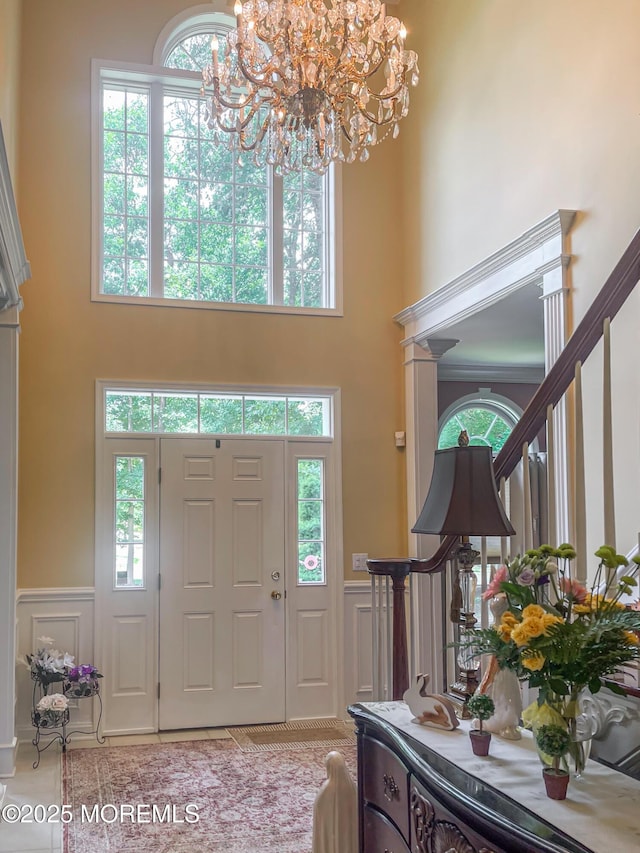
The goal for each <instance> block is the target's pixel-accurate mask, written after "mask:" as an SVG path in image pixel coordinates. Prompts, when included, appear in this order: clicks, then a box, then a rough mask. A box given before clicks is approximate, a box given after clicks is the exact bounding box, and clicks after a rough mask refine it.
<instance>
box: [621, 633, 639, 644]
mask: <svg viewBox="0 0 640 853" xmlns="http://www.w3.org/2000/svg"><path fill="white" fill-rule="evenodd" d="M623 633H624V638H625V640H626V641H627V643H631V645H632V646H640V638H639V637H638V635H637V634H636V632H635V631H623Z"/></svg>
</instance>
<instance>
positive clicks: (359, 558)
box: [351, 554, 369, 572]
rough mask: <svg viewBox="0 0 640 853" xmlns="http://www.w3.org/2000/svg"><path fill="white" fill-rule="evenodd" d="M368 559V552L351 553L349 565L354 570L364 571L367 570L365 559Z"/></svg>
mask: <svg viewBox="0 0 640 853" xmlns="http://www.w3.org/2000/svg"><path fill="white" fill-rule="evenodd" d="M368 559H369V555H368V554H352V555H351V561H352V562H351V565H352V567H353V571H354V572H366V571H367V560H368Z"/></svg>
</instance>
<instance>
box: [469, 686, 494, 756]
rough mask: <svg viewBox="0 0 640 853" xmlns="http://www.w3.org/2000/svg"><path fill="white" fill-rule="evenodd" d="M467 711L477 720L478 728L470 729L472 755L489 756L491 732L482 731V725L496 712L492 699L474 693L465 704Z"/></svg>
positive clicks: (482, 694)
mask: <svg viewBox="0 0 640 853" xmlns="http://www.w3.org/2000/svg"><path fill="white" fill-rule="evenodd" d="M467 709H468V710H469V713H470V714H471V716H473V717H475V718H476V719H477V720H478V728H477V729H471V731H470V732H469V737H470V738H471V748H472V749H473V754H474V755H489V744H490V743H491V732H485V731H483V729H482V723H483V722H484V721H485V720H488V719H489V717H491V716H492V715H493V713H494V711H495V710H496V706H495V705H494V704H493V699H492V698H491V696H489V695H488V694H486V693H475V694H474V695H473V696H472V697H471V698H470V699H469V701H468V702H467Z"/></svg>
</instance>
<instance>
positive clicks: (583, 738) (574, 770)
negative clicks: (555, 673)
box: [534, 686, 592, 779]
mask: <svg viewBox="0 0 640 853" xmlns="http://www.w3.org/2000/svg"><path fill="white" fill-rule="evenodd" d="M582 689H583V688H582V687H579V686H576V687H573V688H572V690H571V692H570V693H569V694H568V695H567V696H559V695H557V694H551V693H548V694H547V705H548V706H549V707H550V708H551V709H552V711H553V712H554V717H555V719H553V720H545V722H551V723H554V724H556V725H561V724H562V725H564V726H565V727H566V729H567V733H568V735H569V750H568V752H567V754H566V755H564V756H563V757H562V758H561V759H560V768H561V769H563V770H567V771H568V772H569V773H571V775H572V776H573V777H574V778H576V779H580V777H581V776H582V775H583V773H584V770H585V766H586V763H587V760H588V758H589V753H590V752H591V736H592V732H591V730H590V728H589V726H588V720H587V718H586V717H585V716H583V715H581V714H580V693H581V691H582ZM534 732H535V730H534ZM538 754H539V756H540V760H541V761H542V763H543V764H544V765H545V766H548V767H550V766H551V765H552V763H553V762H552V759H551V758H550V757H549V756H548V755H545V753H543V752H541V751H540V750H538Z"/></svg>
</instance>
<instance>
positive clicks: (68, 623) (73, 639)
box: [16, 587, 102, 741]
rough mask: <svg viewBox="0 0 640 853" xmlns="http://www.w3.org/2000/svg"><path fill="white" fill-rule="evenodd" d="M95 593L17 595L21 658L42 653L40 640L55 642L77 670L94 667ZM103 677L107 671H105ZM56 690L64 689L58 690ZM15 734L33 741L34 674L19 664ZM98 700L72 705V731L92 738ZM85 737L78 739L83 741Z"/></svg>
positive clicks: (49, 591) (40, 591)
mask: <svg viewBox="0 0 640 853" xmlns="http://www.w3.org/2000/svg"><path fill="white" fill-rule="evenodd" d="M94 599H95V595H94V590H93V588H88V587H86V588H85V587H68V588H59V589H23V590H18V592H17V595H16V617H17V656H18V660H19V661H21V660H24V656H25V655H26V654H30V653H31V652H33V651H35V650H36V648H38V646H39V645H41V644H40V643H38V637H43V636H44V637H52V638H53V640H54V647H55V648H57V649H59V650H60V651H62V652H68V653H69V654H71V655H73V656H74V657H75V659H76V663H78V664H89V663H92V664H94V665H95V666H97V667H98V669H101V667H100V662H99V661H96V660H95V659H94V647H93V626H94ZM101 671H102V670H101ZM54 689H59V686H58V685H55V686H54ZM16 693H17V707H16V733H17V736H18V740H25V741H30V740H32V739H33V732H34V730H33V728H32V726H31V707H32V697H33V682H32V681H31V678H30V676H29V670H28V669H27V667H26V666H22V665H21V664H20V663H18V665H17V671H16ZM96 706H97V700H92V699H80V700H75V701H72V702H70V707H71V725H70V728H72V729H75V730H78V731H79V732H80V733H81V732H90V731H91V730H92V729H94V728H95V723H94V714H95V715H96V718H95V719H96V720H97V713H98V710H97V707H96ZM81 737H82V734H77V735H74V738H77V739H80V738H81Z"/></svg>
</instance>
